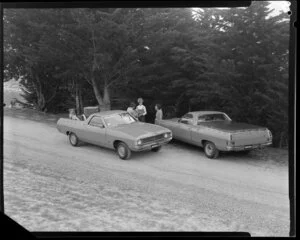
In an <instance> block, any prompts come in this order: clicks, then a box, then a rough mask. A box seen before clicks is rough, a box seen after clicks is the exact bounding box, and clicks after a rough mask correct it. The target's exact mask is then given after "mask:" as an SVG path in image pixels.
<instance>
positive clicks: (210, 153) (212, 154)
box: [204, 141, 219, 158]
mask: <svg viewBox="0 0 300 240" xmlns="http://www.w3.org/2000/svg"><path fill="white" fill-rule="evenodd" d="M204 153H205V155H206V156H207V157H208V158H217V157H218V156H219V150H218V149H217V148H216V145H215V144H214V143H212V142H208V141H207V142H205V143H204Z"/></svg>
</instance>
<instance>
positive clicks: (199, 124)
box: [156, 111, 272, 158]
mask: <svg viewBox="0 0 300 240" xmlns="http://www.w3.org/2000/svg"><path fill="white" fill-rule="evenodd" d="M156 124H158V125H160V126H163V127H166V128H168V129H170V130H171V131H172V133H173V138H174V139H178V140H181V141H184V142H187V143H190V144H193V145H197V146H200V147H203V148H204V152H205V154H206V156H207V157H208V158H216V157H218V154H219V151H248V150H251V149H255V148H262V147H265V146H268V145H271V144H272V134H271V132H270V131H269V130H268V129H267V128H266V127H259V126H255V125H251V124H247V123H238V122H234V121H232V120H231V119H230V117H228V115H227V114H225V113H223V112H217V111H197V112H189V113H187V114H185V115H184V116H182V117H181V118H173V119H169V120H158V121H156Z"/></svg>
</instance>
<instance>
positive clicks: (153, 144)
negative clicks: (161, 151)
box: [131, 137, 172, 152]
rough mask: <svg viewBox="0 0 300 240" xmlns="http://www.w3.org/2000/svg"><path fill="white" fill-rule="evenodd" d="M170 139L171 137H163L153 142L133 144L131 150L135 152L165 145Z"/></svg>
mask: <svg viewBox="0 0 300 240" xmlns="http://www.w3.org/2000/svg"><path fill="white" fill-rule="evenodd" d="M171 140H172V137H168V138H165V139H161V140H157V141H155V142H150V143H146V144H143V145H140V146H139V145H134V146H133V148H132V149H131V150H132V151H135V152H141V151H147V150H151V149H153V148H156V147H159V146H162V145H165V144H167V143H168V142H170V141H171Z"/></svg>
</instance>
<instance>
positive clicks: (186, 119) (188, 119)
mask: <svg viewBox="0 0 300 240" xmlns="http://www.w3.org/2000/svg"><path fill="white" fill-rule="evenodd" d="M180 122H181V123H184V124H193V114H190V113H187V114H185V115H183V116H182V118H181V119H180Z"/></svg>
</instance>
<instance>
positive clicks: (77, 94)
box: [75, 83, 83, 115]
mask: <svg viewBox="0 0 300 240" xmlns="http://www.w3.org/2000/svg"><path fill="white" fill-rule="evenodd" d="M75 101H76V113H77V114H78V115H81V114H82V113H83V107H82V94H81V84H79V83H76V85H75Z"/></svg>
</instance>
